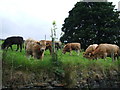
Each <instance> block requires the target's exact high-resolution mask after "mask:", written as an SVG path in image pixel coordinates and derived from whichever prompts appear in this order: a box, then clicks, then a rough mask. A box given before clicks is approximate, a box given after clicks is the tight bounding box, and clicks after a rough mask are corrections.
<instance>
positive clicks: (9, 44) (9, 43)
mask: <svg viewBox="0 0 120 90" xmlns="http://www.w3.org/2000/svg"><path fill="white" fill-rule="evenodd" d="M23 43H24V40H23V37H20V36H13V37H8V38H7V39H5V41H4V42H3V44H2V46H1V49H8V48H9V47H10V48H11V50H13V49H12V45H13V44H16V45H17V49H16V51H18V49H19V46H20V52H21V51H22V44H23Z"/></svg>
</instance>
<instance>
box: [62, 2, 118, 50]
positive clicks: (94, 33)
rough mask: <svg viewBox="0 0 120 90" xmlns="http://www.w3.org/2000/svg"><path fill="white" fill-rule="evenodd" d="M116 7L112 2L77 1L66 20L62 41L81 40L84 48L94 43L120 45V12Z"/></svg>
mask: <svg viewBox="0 0 120 90" xmlns="http://www.w3.org/2000/svg"><path fill="white" fill-rule="evenodd" d="M114 7H115V5H112V2H77V3H76V5H75V6H74V8H73V9H72V10H71V11H69V16H68V17H67V18H66V19H65V20H64V24H63V27H62V31H63V32H64V34H63V35H62V36H61V38H60V40H61V42H63V43H70V42H80V43H81V45H82V48H84V49H85V48H86V47H87V46H88V45H90V44H94V43H97V44H100V43H114V44H119V45H120V19H119V18H118V17H119V12H118V11H117V10H116V9H114Z"/></svg>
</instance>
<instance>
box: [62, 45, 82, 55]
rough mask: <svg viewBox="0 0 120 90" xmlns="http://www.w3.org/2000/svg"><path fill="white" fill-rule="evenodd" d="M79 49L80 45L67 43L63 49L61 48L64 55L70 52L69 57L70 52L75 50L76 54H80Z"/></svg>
mask: <svg viewBox="0 0 120 90" xmlns="http://www.w3.org/2000/svg"><path fill="white" fill-rule="evenodd" d="M80 49H81V44H80V43H67V44H66V45H65V46H64V47H63V51H62V53H64V54H65V53H66V52H70V55H71V54H72V53H71V51H72V50H76V51H77V52H78V55H79V52H80Z"/></svg>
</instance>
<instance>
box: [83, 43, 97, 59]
mask: <svg viewBox="0 0 120 90" xmlns="http://www.w3.org/2000/svg"><path fill="white" fill-rule="evenodd" d="M97 46H98V44H93V45H89V46H88V48H87V49H86V50H85V53H83V57H85V58H90V55H91V53H92V52H93V51H94V50H95V49H96V47H97Z"/></svg>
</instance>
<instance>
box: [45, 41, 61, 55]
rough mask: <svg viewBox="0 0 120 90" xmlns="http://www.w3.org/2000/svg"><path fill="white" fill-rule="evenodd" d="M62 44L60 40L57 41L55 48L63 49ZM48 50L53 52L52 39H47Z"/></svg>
mask: <svg viewBox="0 0 120 90" xmlns="http://www.w3.org/2000/svg"><path fill="white" fill-rule="evenodd" d="M61 45H62V43H61V42H60V41H55V48H56V49H57V50H59V49H61ZM46 50H49V51H50V55H51V54H52V41H49V40H46Z"/></svg>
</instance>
